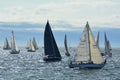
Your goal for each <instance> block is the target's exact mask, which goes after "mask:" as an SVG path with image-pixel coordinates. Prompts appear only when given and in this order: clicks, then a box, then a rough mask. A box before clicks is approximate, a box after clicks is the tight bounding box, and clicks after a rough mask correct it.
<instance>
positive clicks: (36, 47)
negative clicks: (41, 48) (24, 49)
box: [33, 37, 38, 49]
mask: <svg viewBox="0 0 120 80" xmlns="http://www.w3.org/2000/svg"><path fill="white" fill-rule="evenodd" d="M33 46H34V47H35V49H38V45H37V42H36V40H35V38H34V37H33Z"/></svg>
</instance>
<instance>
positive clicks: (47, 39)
mask: <svg viewBox="0 0 120 80" xmlns="http://www.w3.org/2000/svg"><path fill="white" fill-rule="evenodd" d="M44 52H45V56H44V58H43V60H44V61H60V60H61V59H62V57H61V55H60V52H59V49H58V47H57V44H56V41H55V38H54V36H53V33H52V30H51V27H50V24H49V21H47V24H46V26H45V31H44Z"/></svg>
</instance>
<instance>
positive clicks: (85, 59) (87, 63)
mask: <svg viewBox="0 0 120 80" xmlns="http://www.w3.org/2000/svg"><path fill="white" fill-rule="evenodd" d="M105 63H106V60H104V59H103V57H102V55H101V53H100V51H99V48H98V45H96V42H95V39H94V37H93V34H92V31H91V29H90V27H89V24H88V22H87V24H86V26H85V28H84V31H83V33H82V36H81V39H80V44H79V46H78V53H77V54H76V55H75V58H74V61H71V62H70V63H69V67H70V68H75V67H78V68H88V69H100V68H102V67H104V65H105Z"/></svg>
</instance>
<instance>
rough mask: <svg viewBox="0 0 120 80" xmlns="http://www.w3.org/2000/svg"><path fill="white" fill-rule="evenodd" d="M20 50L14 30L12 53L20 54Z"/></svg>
mask: <svg viewBox="0 0 120 80" xmlns="http://www.w3.org/2000/svg"><path fill="white" fill-rule="evenodd" d="M19 52H20V50H19V49H18V47H17V44H16V40H15V37H14V32H13V31H12V41H11V51H10V53H11V54H19Z"/></svg>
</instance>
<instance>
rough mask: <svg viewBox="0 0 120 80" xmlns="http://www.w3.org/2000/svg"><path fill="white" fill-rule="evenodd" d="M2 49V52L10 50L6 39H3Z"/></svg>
mask: <svg viewBox="0 0 120 80" xmlns="http://www.w3.org/2000/svg"><path fill="white" fill-rule="evenodd" d="M3 49H4V50H9V49H10V45H9V42H8V40H7V38H5V42H4V46H3Z"/></svg>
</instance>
